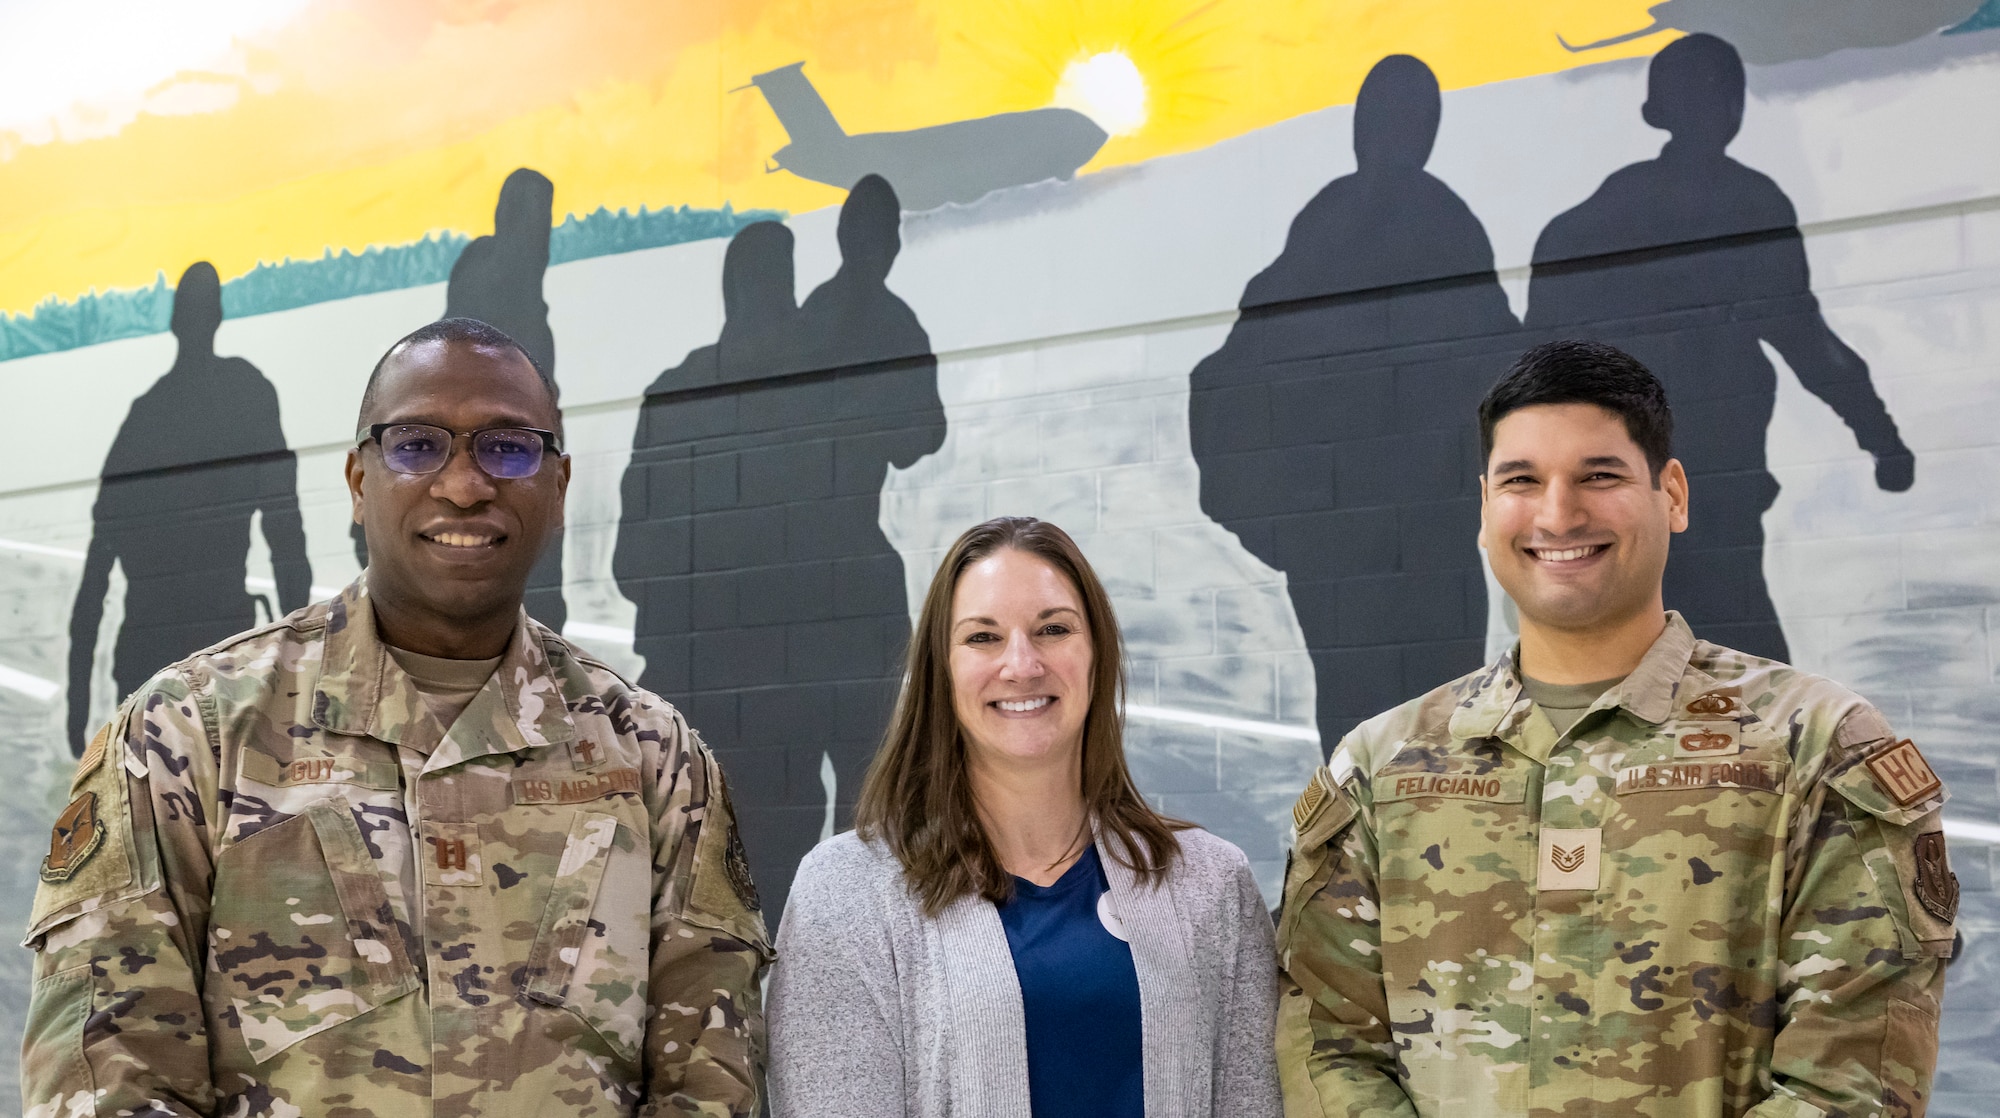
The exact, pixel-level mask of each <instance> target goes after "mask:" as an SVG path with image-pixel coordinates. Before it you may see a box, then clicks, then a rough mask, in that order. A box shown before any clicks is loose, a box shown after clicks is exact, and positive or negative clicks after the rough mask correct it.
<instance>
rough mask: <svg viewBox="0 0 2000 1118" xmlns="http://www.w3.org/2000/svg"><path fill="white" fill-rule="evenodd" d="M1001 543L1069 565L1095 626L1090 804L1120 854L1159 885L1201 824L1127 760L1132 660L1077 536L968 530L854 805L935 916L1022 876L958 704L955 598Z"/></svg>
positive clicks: (935, 593)
mask: <svg viewBox="0 0 2000 1118" xmlns="http://www.w3.org/2000/svg"><path fill="white" fill-rule="evenodd" d="M1002 548H1012V549H1014V550H1017V551H1023V552H1026V553H1028V554H1030V555H1033V556H1036V557H1037V558H1040V559H1042V560H1044V561H1045V562H1047V563H1048V564H1049V565H1050V566H1052V567H1054V568H1055V569H1056V570H1058V571H1060V572H1062V573H1063V575H1064V576H1065V577H1067V578H1068V579H1069V581H1070V584H1071V585H1072V586H1074V587H1075V588H1076V591H1077V594H1078V596H1079V597H1081V598H1082V599H1083V615H1084V623H1085V624H1086V625H1088V626H1089V628H1090V641H1091V651H1092V655H1091V668H1090V675H1091V679H1090V710H1089V711H1088V712H1087V713H1086V714H1085V716H1084V722H1083V801H1084V804H1085V806H1086V807H1087V808H1088V809H1089V813H1090V817H1091V819H1092V820H1094V821H1095V822H1096V824H1097V826H1098V828H1099V829H1100V830H1101V831H1102V832H1104V833H1105V834H1107V835H1112V836H1116V837H1117V840H1118V841H1116V842H1113V843H1107V844H1106V849H1107V850H1108V851H1109V852H1110V854H1111V856H1112V857H1113V858H1116V859H1117V860H1118V861H1119V862H1120V863H1121V864H1123V865H1124V866H1126V867H1127V868H1129V869H1131V870H1132V871H1133V872H1135V873H1137V874H1138V875H1139V878H1140V880H1142V881H1145V882H1149V883H1150V882H1152V881H1155V880H1157V879H1158V878H1159V877H1160V875H1162V874H1164V873H1165V872H1166V871H1167V868H1168V866H1169V865H1171V863H1172V862H1173V859H1174V858H1175V856H1177V855H1178V854H1179V853H1180V841H1179V840H1178V839H1177V838H1175V837H1174V832H1175V831H1177V830H1183V829H1185V828H1187V827H1189V826H1191V825H1192V824H1188V823H1183V822H1181V821H1179V820H1176V819H1169V818H1167V817H1165V816H1162V815H1161V814H1160V813H1158V812H1156V811H1154V810H1153V809H1152V807H1150V806H1149V805H1148V804H1147V803H1146V801H1145V798H1144V797H1142V796H1141V795H1140V794H1139V789H1138V786H1137V785H1135V784H1133V783H1132V774H1131V772H1130V770H1128V769H1127V768H1126V767H1125V713H1124V698H1125V668H1124V657H1123V655H1122V649H1121V647H1120V641H1119V637H1118V619H1117V617H1116V616H1115V615H1114V614H1113V613H1112V611H1111V597H1110V595H1108V594H1106V593H1105V592H1104V584H1103V583H1101V582H1099V581H1098V579H1097V573H1096V572H1095V571H1093V570H1091V569H1090V561H1089V560H1087V559H1085V558H1084V557H1083V552H1082V551H1081V550H1080V549H1078V547H1077V546H1076V541H1074V540H1072V539H1070V538H1069V533H1067V532H1065V531H1063V530H1062V529H1061V528H1058V527H1056V526H1055V525H1053V524H1050V523H1049V522H1047V521H1045V520H1036V519H1035V518H1033V517H1029V516H1003V517H1000V518H998V519H995V520H989V521H987V522H986V523H984V524H981V525H978V526H977V527H975V528H972V529H971V530H969V531H967V532H966V533H965V534H964V535H962V536H960V537H958V542H956V543H954V544H952V545H951V550H950V551H949V552H947V553H946V554H945V557H944V561H943V562H942V563H940V564H938V569H937V573H936V574H935V575H933V576H932V577H931V586H930V590H929V591H928V592H926V593H925V595H924V608H923V613H922V614H921V615H919V616H918V618H917V627H916V630H915V632H913V633H912V634H911V636H910V652H909V662H908V674H907V675H905V677H904V679H903V694H902V697H901V699H899V700H898V701H897V703H896V715H895V718H894V719H893V720H891V722H890V723H889V732H888V733H887V734H886V735H885V736H884V737H883V739H882V748H881V749H879V750H877V751H876V753H875V760H874V762H873V763H871V764H870V765H869V766H868V777H867V779H866V780H864V781H863V782H862V784H861V797H860V801H859V802H858V803H857V804H856V805H855V809H854V824H855V829H856V830H857V831H858V832H859V833H860V835H861V837H862V838H864V839H870V840H875V839H879V840H881V841H883V842H885V843H887V844H888V846H889V849H890V850H892V851H894V852H895V855H896V859H897V860H898V861H900V862H901V863H902V864H903V873H904V876H905V877H906V878H907V879H908V880H909V883H910V887H911V889H912V890H914V891H915V892H916V894H917V897H918V899H920V900H921V901H922V902H923V906H924V911H925V913H927V914H929V915H931V916H935V915H937V914H938V913H939V912H942V911H943V910H944V908H945V906H947V905H949V904H951V903H952V902H953V901H955V900H957V899H958V898H960V897H962V896H964V895H966V894H967V893H977V894H979V895H980V896H982V897H985V898H987V899H988V900H992V901H996V902H1005V901H1006V900H1008V899H1010V898H1011V897H1012V896H1013V895H1014V879H1013V877H1012V875H1010V874H1008V872H1007V871H1006V869H1004V868H1003V867H1002V866H1001V865H1000V859H999V857H998V856H997V855H995V854H994V853H993V844H992V843H991V842H990V841H988V839H987V837H986V830H985V828H984V827H982V826H981V825H980V822H979V813H978V810H977V808H976V807H975V806H974V804H973V801H972V788H971V785H970V783H969V781H968V780H967V775H966V763H965V736H964V734H963V733H962V732H961V731H960V727H959V724H958V716H957V714H956V713H955V712H954V711H953V708H952V699H951V696H952V685H951V603H952V598H953V596H954V594H955V593H956V591H957V589H958V580H959V577H960V576H961V575H963V574H964V573H965V569H966V568H967V567H970V566H971V565H972V564H974V563H976V562H978V561H979V560H981V559H984V558H986V557H987V556H989V555H991V554H993V553H994V552H996V551H999V550H1001V549H1002Z"/></svg>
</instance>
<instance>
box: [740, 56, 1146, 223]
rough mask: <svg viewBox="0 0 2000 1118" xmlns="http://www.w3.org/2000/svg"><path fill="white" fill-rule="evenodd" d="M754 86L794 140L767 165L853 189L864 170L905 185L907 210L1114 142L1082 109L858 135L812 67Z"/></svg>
mask: <svg viewBox="0 0 2000 1118" xmlns="http://www.w3.org/2000/svg"><path fill="white" fill-rule="evenodd" d="M750 85H754V86H756V87H757V89H758V90H759V91H760V92H762V93H763V94H764V100H765V101H766V102H767V103H768V104H769V105H770V106H771V111H772V112H774V113H776V114H777V115H778V122H779V123H780V124H782V125H784V126H785V133H786V135H788V136H789V137H790V138H791V143H788V144H786V145H785V146H784V147H782V148H779V149H778V150H777V152H776V153H775V154H774V155H772V157H771V159H772V161H773V162H775V163H776V164H777V165H776V166H775V167H766V168H765V170H766V171H769V172H776V171H780V170H783V171H790V172H791V173H792V174H795V175H797V176H799V177H800V178H803V179H811V180H812V181H814V182H823V183H826V184H827V185H828V186H837V187H840V188H841V189H843V190H845V189H847V188H849V187H851V186H853V185H854V184H855V183H856V182H857V181H859V180H860V178H861V177H862V176H863V175H868V174H877V175H881V176H882V177H883V178H885V179H888V180H889V184H890V185H891V186H894V187H895V188H896V197H897V198H898V199H899V200H901V202H902V205H903V209H905V210H928V209H932V208H935V207H937V206H941V205H944V204H945V203H946V202H959V203H966V202H974V201H977V200H979V199H980V198H982V197H985V196H986V195H987V194H989V193H991V192H992V191H995V190H999V189H1002V188H1004V187H1009V186H1020V185H1023V184H1025V183H1031V182H1041V181H1042V180H1044V179H1052V178H1053V179H1067V178H1069V177H1071V176H1072V175H1074V174H1076V169H1077V168H1078V167H1081V166H1083V165H1084V164H1085V163H1088V162H1089V161H1090V158H1091V156H1094V155H1096V154H1097V149H1099V148H1101V147H1103V146H1104V141H1105V140H1107V139H1108V138H1109V137H1108V136H1106V135H1105V133H1104V130H1103V129H1102V128H1099V127H1098V126H1097V125H1096V123H1094V122H1093V121H1092V120H1091V119H1090V118H1089V117H1087V116H1085V115H1083V114H1082V113H1080V112H1077V111H1076V110H1074V109H1033V110H1030V111H1028V112H1019V113H999V114H996V115H994V116H986V117H979V118H977V119H974V120H960V121H954V122H952V123H950V124H935V125H932V126H930V127H928V128H913V129H911V130H909V131H907V132H865V133H862V134H860V135H849V134H848V133H847V130H846V129H844V128H842V127H841V126H840V122H839V121H837V120H835V119H834V116H833V110H832V109H830V108H828V107H827V104H826V101H825V100H824V99H823V98H821V97H820V95H819V91H818V90H816V89H814V88H813V84H812V81H811V80H810V79H808V78H807V77H806V75H805V63H803V62H794V63H792V64H791V65H789V66H780V67H779V68H777V69H776V70H769V71H766V72H764V73H762V74H758V75H757V76H755V77H753V78H751V79H750ZM740 88H745V89H747V88H749V87H748V86H743V87H740Z"/></svg>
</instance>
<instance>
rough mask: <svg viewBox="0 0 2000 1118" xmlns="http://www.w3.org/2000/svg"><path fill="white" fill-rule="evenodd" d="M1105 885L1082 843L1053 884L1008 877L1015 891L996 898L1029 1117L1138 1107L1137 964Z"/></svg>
mask: <svg viewBox="0 0 2000 1118" xmlns="http://www.w3.org/2000/svg"><path fill="white" fill-rule="evenodd" d="M1110 888H1111V885H1110V883H1109V882H1107V881H1106V880H1105V879H1104V865H1103V863H1102V862H1099V861H1098V859H1097V848H1096V847H1095V846H1086V847H1084V850H1083V857H1081V858H1078V859H1077V860H1076V864H1075V865H1073V866H1071V867H1070V868H1069V869H1068V870H1067V871H1065V872H1064V873H1063V875H1062V877H1060V878H1058V879H1057V880H1056V883H1055V884H1054V885H1047V886H1044V885H1037V884H1035V883H1034V882H1032V881H1023V880H1022V879H1020V878H1018V877H1017V878H1015V879H1014V899H1013V900H1011V901H1008V902H1007V903H1006V904H1004V905H1001V906H1000V923H1001V924H1002V925H1003V926H1004V927H1005V928H1006V929H1007V947H1008V949H1009V950H1011V951H1012V952H1013V953H1014V973H1015V974H1016V975H1017V976H1019V978H1020V981H1021V1005H1022V1008H1023V1009H1024V1010H1026V1012H1027V1025H1028V1101H1029V1105H1030V1107H1031V1109H1032V1111H1033V1113H1034V1118H1144V1116H1145V1112H1146V1085H1145V1057H1144V1054H1143V1051H1142V1036H1143V1034H1142V1031H1141V1028H1140V1024H1139V972H1138V971H1137V970H1135V969H1133V966H1132V948H1131V945H1129V944H1128V943H1126V942H1125V940H1124V939H1123V938H1122V937H1123V935H1124V928H1123V927H1121V926H1119V924H1118V921H1117V918H1116V917H1115V916H1112V915H1111V909H1110V904H1109V898H1108V897H1106V896H1105V893H1106V891H1107V890H1109V889H1110ZM1112 928H1117V929H1118V931H1117V934H1113V932H1112V930H1111V929H1112Z"/></svg>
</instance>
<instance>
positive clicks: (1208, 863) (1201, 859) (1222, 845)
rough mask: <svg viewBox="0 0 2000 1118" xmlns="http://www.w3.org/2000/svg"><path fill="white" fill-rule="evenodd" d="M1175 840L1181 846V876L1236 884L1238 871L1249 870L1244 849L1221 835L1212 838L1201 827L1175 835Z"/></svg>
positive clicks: (1248, 862) (1248, 860)
mask: <svg viewBox="0 0 2000 1118" xmlns="http://www.w3.org/2000/svg"><path fill="white" fill-rule="evenodd" d="M1174 837H1175V838H1177V839H1179V840H1180V843H1181V856H1180V858H1179V865H1178V866H1177V867H1176V868H1177V869H1178V870H1180V871H1181V872H1184V873H1187V874H1190V875H1193V876H1197V877H1215V878H1226V879H1228V880H1231V881H1234V880H1235V879H1236V875H1237V872H1238V871H1239V870H1247V869H1249V868H1250V859H1249V857H1248V856H1247V855H1245V854H1244V853H1243V850H1242V848H1241V847H1239V846H1237V845H1236V844H1235V843H1233V842H1230V841H1229V840H1228V839H1226V838H1223V837H1222V836H1221V835H1217V834H1211V833H1210V832H1208V831H1204V830H1202V829H1201V828H1200V827H1189V828H1188V829H1187V830H1184V831H1175V832H1174Z"/></svg>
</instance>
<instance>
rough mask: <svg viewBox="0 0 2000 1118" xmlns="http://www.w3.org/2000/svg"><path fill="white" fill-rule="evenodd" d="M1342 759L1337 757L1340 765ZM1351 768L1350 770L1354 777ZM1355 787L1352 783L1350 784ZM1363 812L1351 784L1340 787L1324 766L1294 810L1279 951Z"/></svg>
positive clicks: (1280, 909)
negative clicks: (1339, 843) (1338, 842)
mask: <svg viewBox="0 0 2000 1118" xmlns="http://www.w3.org/2000/svg"><path fill="white" fill-rule="evenodd" d="M1340 760H1341V755H1340V754H1338V753H1336V754H1335V761H1336V763H1337V762H1339V761H1340ZM1351 768H1352V767H1351V766H1348V770H1349V772H1350V774H1351ZM1350 784H1351V782H1350ZM1358 814H1359V809H1358V807H1357V806H1356V804H1355V802H1354V795H1353V793H1352V792H1351V791H1350V785H1349V784H1340V783H1337V782H1336V780H1335V778H1334V775H1333V773H1332V772H1331V771H1330V770H1329V769H1328V768H1327V767H1326V766H1321V767H1320V768H1318V769H1316V770H1314V772H1313V776H1312V780H1311V782H1309V783H1308V784H1307V785H1306V789H1305V791H1304V792H1301V793H1299V800H1298V803H1297V804H1295V805H1293V807H1292V826H1293V828H1294V829H1295V831H1296V832H1297V834H1296V837H1295V838H1294V839H1293V842H1292V852H1291V856H1290V857H1289V858H1288V859H1287V860H1286V863H1285V892H1284V898H1283V900H1281V901H1280V902H1279V906H1280V907H1279V921H1278V948H1279V950H1280V951H1281V952H1282V951H1283V950H1284V947H1285V944H1286V943H1288V942H1289V941H1290V939H1291V933H1292V930H1293V928H1294V926H1295V925H1297V923H1298V914H1299V910H1300V909H1302V908H1303V907H1304V906H1305V903H1306V901H1307V900H1309V899H1311V897H1312V895H1313V894H1314V893H1317V892H1318V891H1319V890H1320V888H1321V887H1323V886H1324V885H1325V884H1326V882H1327V879H1328V877H1329V876H1331V873H1332V869H1333V856H1332V855H1333V844H1334V842H1335V840H1337V839H1339V838H1340V836H1341V834H1342V833H1343V832H1345V831H1346V830H1347V828H1348V827H1349V826H1350V825H1351V824H1353V822H1354V820H1355V817H1356V816H1357V815H1358Z"/></svg>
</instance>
